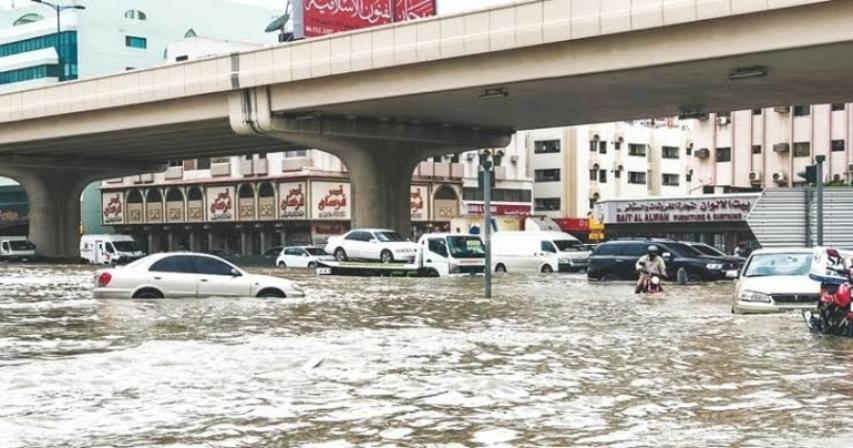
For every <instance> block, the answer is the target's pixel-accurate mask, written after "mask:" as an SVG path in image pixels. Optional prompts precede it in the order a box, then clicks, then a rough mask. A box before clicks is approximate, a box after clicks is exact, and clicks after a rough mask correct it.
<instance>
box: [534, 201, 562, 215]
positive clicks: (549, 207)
mask: <svg viewBox="0 0 853 448" xmlns="http://www.w3.org/2000/svg"><path fill="white" fill-rule="evenodd" d="M534 206H535V207H536V211H537V212H555V211H559V210H560V198H542V199H537V200H536V201H534Z"/></svg>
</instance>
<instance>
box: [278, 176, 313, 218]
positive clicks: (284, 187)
mask: <svg viewBox="0 0 853 448" xmlns="http://www.w3.org/2000/svg"><path fill="white" fill-rule="evenodd" d="M307 192H308V188H307V187H306V186H305V182H289V183H284V184H279V186H278V197H279V198H280V199H279V207H278V209H279V216H280V217H281V218H282V219H307V218H308V207H307V204H308V200H307V198H306V193H307Z"/></svg>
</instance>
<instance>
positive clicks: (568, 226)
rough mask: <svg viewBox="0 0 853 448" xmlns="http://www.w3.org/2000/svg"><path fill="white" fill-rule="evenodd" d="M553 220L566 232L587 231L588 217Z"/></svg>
mask: <svg viewBox="0 0 853 448" xmlns="http://www.w3.org/2000/svg"><path fill="white" fill-rule="evenodd" d="M554 222H555V223H557V225H558V226H560V229H562V231H563V232H566V233H589V219H588V218H561V219H555V220H554Z"/></svg>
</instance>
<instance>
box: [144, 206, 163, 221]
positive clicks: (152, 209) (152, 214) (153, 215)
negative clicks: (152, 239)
mask: <svg viewBox="0 0 853 448" xmlns="http://www.w3.org/2000/svg"><path fill="white" fill-rule="evenodd" d="M145 222H151V223H157V222H163V203H162V202H159V201H152V202H149V203H147V204H145Z"/></svg>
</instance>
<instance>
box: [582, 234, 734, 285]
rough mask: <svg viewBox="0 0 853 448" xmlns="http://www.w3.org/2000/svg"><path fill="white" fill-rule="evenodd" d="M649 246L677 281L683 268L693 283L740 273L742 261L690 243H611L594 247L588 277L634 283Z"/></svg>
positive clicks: (627, 241) (638, 241) (640, 241)
mask: <svg viewBox="0 0 853 448" xmlns="http://www.w3.org/2000/svg"><path fill="white" fill-rule="evenodd" d="M650 245H655V246H657V247H658V248H659V249H660V252H661V255H662V256H663V257H664V260H665V261H666V268H667V275H668V276H669V278H670V279H673V280H674V279H676V278H677V275H678V271H679V270H681V269H683V270H684V272H685V274H687V278H688V280H690V281H709V280H722V279H725V278H726V272H728V271H731V270H738V269H740V267H741V264H742V262H741V261H739V260H736V259H733V258H731V257H714V256H708V255H705V254H703V253H701V252H699V251H697V250H696V249H694V248H692V247H690V246H689V245H687V244H684V243H679V242H675V241H649V240H626V241H609V242H607V243H602V244H600V245H598V247H596V248H595V251H594V252H593V253H592V255H590V257H589V270H588V271H587V276H588V277H589V278H590V279H593V280H602V281H609V280H635V279H636V278H637V277H638V274H637V272H636V269H635V268H636V264H637V260H639V259H640V257H642V256H643V255H646V253H647V252H648V248H649V246H650Z"/></svg>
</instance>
